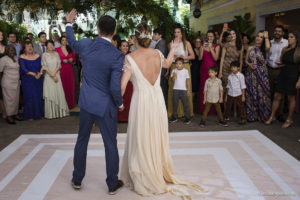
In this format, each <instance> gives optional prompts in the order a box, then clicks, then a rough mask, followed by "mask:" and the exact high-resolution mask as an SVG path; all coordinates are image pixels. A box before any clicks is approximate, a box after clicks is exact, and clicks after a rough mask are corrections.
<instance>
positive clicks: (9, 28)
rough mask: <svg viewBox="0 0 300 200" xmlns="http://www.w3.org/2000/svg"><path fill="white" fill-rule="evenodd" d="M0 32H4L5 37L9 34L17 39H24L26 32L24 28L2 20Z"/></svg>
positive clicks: (0, 21)
mask: <svg viewBox="0 0 300 200" xmlns="http://www.w3.org/2000/svg"><path fill="white" fill-rule="evenodd" d="M0 30H1V31H3V32H4V35H5V36H6V37H7V36H8V34H9V33H15V34H16V35H17V38H18V39H23V38H25V37H26V34H27V30H26V28H25V27H24V26H22V25H20V24H16V23H7V22H6V21H3V20H0Z"/></svg>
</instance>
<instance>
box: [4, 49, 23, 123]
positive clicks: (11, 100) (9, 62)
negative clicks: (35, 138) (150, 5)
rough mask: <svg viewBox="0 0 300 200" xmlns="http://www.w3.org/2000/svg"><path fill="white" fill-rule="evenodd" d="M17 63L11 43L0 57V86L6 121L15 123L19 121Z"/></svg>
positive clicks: (18, 67)
mask: <svg viewBox="0 0 300 200" xmlns="http://www.w3.org/2000/svg"><path fill="white" fill-rule="evenodd" d="M19 69H20V66H19V63H18V60H17V57H16V49H15V47H14V46H13V45H9V46H7V48H6V56H4V57H2V58H1V59H0V73H1V72H3V76H2V80H1V86H2V93H3V101H4V109H5V111H6V115H7V118H6V120H7V123H9V124H16V122H15V121H14V120H15V119H16V120H19V121H21V120H22V118H21V117H20V116H19V115H18V108H19V95H20V75H19Z"/></svg>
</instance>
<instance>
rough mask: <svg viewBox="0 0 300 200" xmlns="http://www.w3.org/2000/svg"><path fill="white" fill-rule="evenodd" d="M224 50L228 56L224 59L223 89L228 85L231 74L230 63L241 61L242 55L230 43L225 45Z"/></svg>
mask: <svg viewBox="0 0 300 200" xmlns="http://www.w3.org/2000/svg"><path fill="white" fill-rule="evenodd" d="M224 48H225V49H226V54H225V57H224V62H223V69H222V75H223V77H222V85H223V88H226V86H227V83H228V76H229V74H231V68H230V63H231V62H232V61H239V58H240V53H239V51H238V50H237V48H236V47H235V46H233V45H232V44H229V43H227V44H225V45H224Z"/></svg>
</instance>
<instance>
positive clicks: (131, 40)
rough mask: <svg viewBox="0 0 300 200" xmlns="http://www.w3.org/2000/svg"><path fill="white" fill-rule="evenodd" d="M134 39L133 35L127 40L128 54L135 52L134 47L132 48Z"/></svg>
mask: <svg viewBox="0 0 300 200" xmlns="http://www.w3.org/2000/svg"><path fill="white" fill-rule="evenodd" d="M134 38H135V36H134V35H131V36H130V37H129V39H128V42H129V51H130V52H134V51H135V50H136V48H135V46H134Z"/></svg>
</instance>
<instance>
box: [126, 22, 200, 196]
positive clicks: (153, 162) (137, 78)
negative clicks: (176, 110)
mask: <svg viewBox="0 0 300 200" xmlns="http://www.w3.org/2000/svg"><path fill="white" fill-rule="evenodd" d="M150 43H151V28H150V27H149V26H148V25H147V24H144V23H142V24H140V25H138V26H137V28H136V32H135V46H136V48H137V50H136V51H135V52H133V53H131V54H129V55H127V56H126V58H125V65H124V72H123V75H122V80H121V87H122V94H124V92H125V89H126V85H127V83H128V81H129V79H130V80H131V82H132V83H133V88H134V91H133V95H132V99H131V105H130V112H129V122H128V129H127V141H126V146H125V153H124V157H123V163H122V168H121V180H122V181H123V182H124V184H125V186H127V187H130V188H131V189H132V190H134V191H135V192H137V193H138V194H140V195H142V196H151V195H155V194H162V193H166V192H171V193H172V194H175V195H177V196H181V197H182V198H183V199H191V196H190V195H189V193H188V192H187V191H185V190H184V189H182V188H179V187H178V186H175V185H185V186H187V187H189V188H192V189H195V190H197V191H204V189H202V188H201V187H200V186H198V185H196V184H193V183H189V182H187V181H185V180H183V179H181V178H179V177H178V176H177V175H176V172H175V170H174V168H173V163H172V159H171V155H170V151H169V135H168V116H167V110H166V107H165V102H164V97H163V93H162V90H161V87H160V78H159V77H160V73H161V67H165V68H168V67H169V66H170V65H171V64H172V61H173V57H174V51H175V48H176V47H177V46H178V41H175V42H174V43H173V44H172V47H171V50H170V53H169V56H168V58H167V59H165V58H164V56H163V55H162V54H161V53H160V52H159V51H158V50H153V49H151V48H148V47H149V45H150Z"/></svg>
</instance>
